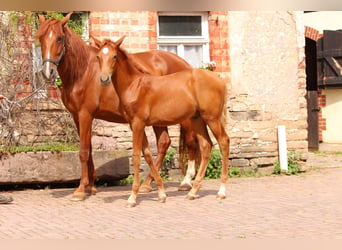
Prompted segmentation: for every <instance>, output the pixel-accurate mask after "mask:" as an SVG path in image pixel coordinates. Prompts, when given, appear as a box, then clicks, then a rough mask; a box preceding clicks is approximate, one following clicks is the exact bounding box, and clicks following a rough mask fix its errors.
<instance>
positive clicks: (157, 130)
mask: <svg viewBox="0 0 342 250" xmlns="http://www.w3.org/2000/svg"><path fill="white" fill-rule="evenodd" d="M153 131H154V134H155V135H156V139H157V148H158V156H157V158H156V160H155V162H154V165H155V167H156V168H157V170H158V171H159V170H160V168H161V165H162V163H163V160H164V158H165V154H166V152H167V149H168V148H169V146H170V144H171V140H170V137H169V133H168V131H167V127H153ZM145 158H146V157H145ZM152 181H153V175H152V173H151V171H150V172H149V173H148V175H147V177H146V179H145V181H144V182H143V183H142V184H141V186H140V189H139V191H140V193H149V192H151V191H152V186H151V183H152Z"/></svg>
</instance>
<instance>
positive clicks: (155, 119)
mask: <svg viewBox="0 0 342 250" xmlns="http://www.w3.org/2000/svg"><path fill="white" fill-rule="evenodd" d="M123 39H124V36H123V37H122V38H120V39H119V40H118V41H117V42H113V41H111V40H109V39H106V40H104V41H103V42H100V41H99V40H95V42H96V43H97V45H98V46H99V48H100V49H99V52H98V56H97V57H98V60H99V64H100V68H101V77H100V79H101V81H104V82H108V81H109V79H111V80H112V83H113V85H114V87H115V90H116V92H117V94H118V96H119V99H120V105H121V106H122V109H123V110H125V113H124V114H125V118H126V120H127V121H129V123H130V126H131V129H132V132H133V154H132V159H133V167H134V181H133V185H132V192H131V195H130V197H129V198H128V201H127V205H128V206H129V207H132V206H135V205H136V198H137V193H138V189H139V165H140V152H141V150H142V148H144V147H146V146H147V145H146V144H148V142H147V141H146V140H145V139H144V137H143V135H144V129H145V127H146V126H169V125H173V124H177V123H180V122H182V121H184V120H187V119H188V120H190V122H191V126H192V128H193V129H194V131H195V132H196V136H197V139H198V143H199V147H200V151H201V164H200V166H199V170H198V173H197V175H196V179H195V181H194V184H193V187H192V189H191V190H190V191H189V193H188V194H187V198H188V199H194V198H195V195H196V193H197V191H198V189H199V187H200V184H201V182H202V180H203V178H204V175H205V171H206V168H207V164H208V162H209V157H210V152H211V148H212V143H211V140H210V137H209V134H208V131H207V127H206V125H208V126H209V128H210V129H211V131H212V133H213V135H214V136H215V138H216V140H217V142H218V144H219V147H220V150H221V154H222V172H221V185H220V188H219V191H218V194H217V198H218V199H224V198H225V195H226V190H225V189H226V182H227V180H228V157H229V137H228V135H227V133H226V131H225V128H224V123H223V122H224V121H223V118H224V117H225V113H226V108H225V102H226V94H227V92H226V85H225V83H224V82H223V81H222V80H221V79H220V78H219V77H218V76H217V75H216V74H215V73H213V72H210V71H208V70H203V69H188V70H184V71H181V72H177V73H173V74H170V75H164V76H151V75H146V74H143V73H141V72H140V71H139V70H138V69H137V68H136V67H135V62H134V60H133V59H132V58H131V57H130V56H129V54H128V53H127V52H126V51H125V50H123V49H121V48H120V45H121V43H122V41H123ZM171 83H172V84H171ZM152 168H153V167H152ZM155 180H156V183H157V185H158V188H159V192H158V198H159V200H162V201H164V200H165V199H166V195H165V191H164V187H163V183H162V180H161V178H160V176H158V175H156V176H155Z"/></svg>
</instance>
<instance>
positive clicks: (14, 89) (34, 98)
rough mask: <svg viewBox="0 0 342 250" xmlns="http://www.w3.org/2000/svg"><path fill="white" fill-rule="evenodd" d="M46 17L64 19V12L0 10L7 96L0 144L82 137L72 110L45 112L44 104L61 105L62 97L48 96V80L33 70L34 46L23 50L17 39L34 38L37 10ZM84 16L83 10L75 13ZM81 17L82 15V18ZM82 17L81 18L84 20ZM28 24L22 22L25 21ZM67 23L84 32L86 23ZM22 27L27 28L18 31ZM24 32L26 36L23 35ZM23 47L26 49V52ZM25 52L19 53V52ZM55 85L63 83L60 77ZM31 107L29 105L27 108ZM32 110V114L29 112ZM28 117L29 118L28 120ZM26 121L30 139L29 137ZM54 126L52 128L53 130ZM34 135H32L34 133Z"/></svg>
mask: <svg viewBox="0 0 342 250" xmlns="http://www.w3.org/2000/svg"><path fill="white" fill-rule="evenodd" d="M38 13H39V14H43V15H45V16H46V18H52V17H53V18H57V19H62V18H63V17H64V15H63V13H62V12H52V11H47V12H32V11H12V12H0V37H1V39H0V65H1V69H0V94H1V95H3V96H4V97H5V99H3V100H1V102H0V145H1V146H15V145H19V144H24V145H28V144H29V145H34V144H40V143H43V142H45V141H47V139H46V138H47V137H48V138H49V139H48V140H49V142H58V143H76V142H77V143H78V141H79V138H78V134H77V130H76V128H75V124H74V121H73V119H72V117H71V114H70V113H69V112H68V111H67V110H65V109H61V110H57V109H56V112H46V110H45V107H46V106H47V105H51V104H52V107H55V106H56V107H58V106H59V105H61V100H60V99H56V98H50V99H46V97H47V95H46V90H47V87H48V84H46V83H45V82H44V81H43V80H42V79H41V78H40V77H39V75H38V74H33V72H32V69H33V66H34V65H35V64H34V63H33V62H34V60H33V54H32V51H31V49H32V47H31V46H30V47H29V48H28V49H26V50H27V51H26V50H24V48H21V47H20V46H18V41H21V40H23V39H24V41H25V42H26V41H28V42H33V40H34V34H35V32H36V29H37V28H38V18H37V14H38ZM75 15H80V16H81V17H83V16H82V13H80V12H77V13H75V14H73V17H74V16H75ZM81 19H82V18H81ZM82 21H83V19H82V20H81V22H82ZM25 23H26V24H28V25H22V24H25ZM68 26H70V28H72V29H73V30H74V31H75V32H76V33H77V34H82V29H83V24H82V25H81V24H80V22H78V23H77V22H76V21H74V20H70V21H69V22H68ZM19 29H20V31H21V30H23V31H24V32H18V30H19ZM22 34H24V37H21V36H22ZM23 51H24V52H25V53H23ZM19 54H20V55H22V56H20V57H18V55H19ZM55 86H57V87H61V81H60V79H59V78H58V79H57V81H56V82H55ZM28 107H29V108H28ZM29 114H30V115H29ZM28 117H29V119H30V121H27V118H28ZM27 123H30V124H32V126H30V127H32V128H33V130H32V128H30V129H31V130H30V132H32V134H30V136H31V137H30V139H29V140H28V139H27V133H26V132H25V131H27V130H28V126H27ZM51 128H53V129H52V130H53V131H52V133H51ZM32 135H33V136H32Z"/></svg>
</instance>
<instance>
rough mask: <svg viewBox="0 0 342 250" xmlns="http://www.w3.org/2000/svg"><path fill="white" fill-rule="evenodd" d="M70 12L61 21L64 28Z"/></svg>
mask: <svg viewBox="0 0 342 250" xmlns="http://www.w3.org/2000/svg"><path fill="white" fill-rule="evenodd" d="M71 14H72V12H69V13H68V14H67V15H66V16H65V17H64V18H63V19H62V20H61V22H62V26H64V25H65V24H66V23H67V22H68V21H69V19H70V16H71Z"/></svg>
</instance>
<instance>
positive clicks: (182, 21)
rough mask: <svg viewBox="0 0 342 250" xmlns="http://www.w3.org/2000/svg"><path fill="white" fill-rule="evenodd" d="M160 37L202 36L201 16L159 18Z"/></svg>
mask: <svg viewBox="0 0 342 250" xmlns="http://www.w3.org/2000/svg"><path fill="white" fill-rule="evenodd" d="M158 19H159V35H160V36H201V35H202V25H201V16H159V17H158Z"/></svg>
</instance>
